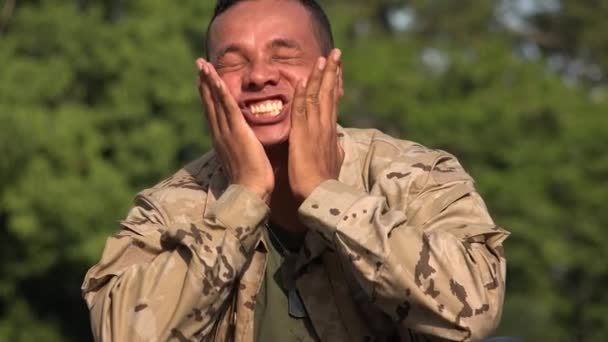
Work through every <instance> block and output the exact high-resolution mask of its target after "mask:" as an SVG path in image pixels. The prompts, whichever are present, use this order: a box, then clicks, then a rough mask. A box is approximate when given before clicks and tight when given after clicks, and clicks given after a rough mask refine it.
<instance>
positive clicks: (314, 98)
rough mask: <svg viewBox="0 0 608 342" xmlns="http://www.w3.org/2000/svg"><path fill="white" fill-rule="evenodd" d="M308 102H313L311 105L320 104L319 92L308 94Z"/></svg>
mask: <svg viewBox="0 0 608 342" xmlns="http://www.w3.org/2000/svg"><path fill="white" fill-rule="evenodd" d="M306 103H308V104H311V105H318V104H319V95H318V94H315V93H313V94H306Z"/></svg>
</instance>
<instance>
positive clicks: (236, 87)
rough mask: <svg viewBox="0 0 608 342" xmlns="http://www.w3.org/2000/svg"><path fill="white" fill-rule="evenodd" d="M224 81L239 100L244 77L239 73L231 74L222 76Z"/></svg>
mask: <svg viewBox="0 0 608 342" xmlns="http://www.w3.org/2000/svg"><path fill="white" fill-rule="evenodd" d="M220 77H221V78H222V81H224V83H225V84H226V86H227V87H228V90H229V91H230V93H231V94H232V96H233V97H235V98H238V97H239V95H240V94H241V83H242V80H243V77H242V76H241V75H240V74H239V73H237V72H230V73H225V74H222V75H220Z"/></svg>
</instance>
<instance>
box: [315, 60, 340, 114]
mask: <svg viewBox="0 0 608 342" xmlns="http://www.w3.org/2000/svg"><path fill="white" fill-rule="evenodd" d="M341 54H342V52H341V51H340V50H339V49H333V50H332V51H331V53H330V54H329V58H328V59H327V65H326V66H325V70H324V71H323V79H322V80H321V85H320V89H319V112H320V113H319V116H320V120H321V122H323V123H334V124H335V121H336V118H335V110H334V109H335V102H336V101H335V98H336V85H337V83H338V82H337V80H338V68H339V63H340V56H341Z"/></svg>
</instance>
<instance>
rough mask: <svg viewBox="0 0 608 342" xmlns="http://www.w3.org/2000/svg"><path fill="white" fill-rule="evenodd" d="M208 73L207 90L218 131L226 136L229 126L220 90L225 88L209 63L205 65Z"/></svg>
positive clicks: (228, 132)
mask: <svg viewBox="0 0 608 342" xmlns="http://www.w3.org/2000/svg"><path fill="white" fill-rule="evenodd" d="M206 66H207V68H208V71H209V73H208V74H207V80H208V82H207V83H208V84H209V89H210V90H211V95H212V97H213V103H214V104H215V110H216V113H217V115H216V120H217V125H218V127H219V129H220V132H221V133H222V134H223V135H224V136H227V135H229V134H230V125H229V123H228V118H227V116H228V113H227V111H226V108H225V107H224V105H223V99H222V89H225V88H226V86H225V84H224V82H223V81H222V79H221V78H220V77H219V75H218V74H217V71H216V70H215V68H214V67H213V65H212V64H211V63H207V64H206Z"/></svg>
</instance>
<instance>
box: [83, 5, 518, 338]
mask: <svg viewBox="0 0 608 342" xmlns="http://www.w3.org/2000/svg"><path fill="white" fill-rule="evenodd" d="M207 34H208V37H207V49H208V50H207V51H208V54H209V55H208V58H209V61H207V60H204V59H199V60H197V67H198V70H199V91H200V94H201V99H202V102H203V104H204V107H205V112H206V115H207V123H208V125H209V128H210V130H211V133H212V136H213V144H214V150H213V151H211V152H209V153H207V154H205V155H204V156H203V157H201V158H200V159H199V160H196V161H194V162H193V163H191V164H189V165H187V166H186V167H185V168H184V169H182V170H180V171H179V172H177V173H176V174H175V175H174V176H172V177H171V178H169V179H167V180H165V181H163V182H161V183H160V184H158V185H156V186H155V187H153V188H151V189H148V190H145V191H143V192H141V193H140V194H139V195H138V196H137V197H136V199H135V205H134V207H133V208H132V209H131V211H130V212H129V214H128V216H127V218H126V219H125V220H124V221H122V222H121V230H120V231H119V232H118V233H116V234H115V235H114V236H112V237H111V238H109V239H108V241H107V245H106V248H105V250H104V253H103V256H102V259H101V261H100V262H99V263H98V264H97V265H96V266H94V267H93V268H91V270H89V272H88V274H87V276H86V278H85V281H84V284H83V293H84V297H85V299H86V301H87V304H88V305H89V308H90V311H91V321H92V328H93V333H94V336H95V337H96V339H97V340H104V341H157V340H163V341H164V340H171V339H174V340H177V341H191V340H192V341H193V340H214V341H226V340H235V341H254V340H255V341H296V340H298V341H300V340H301V341H318V340H320V341H364V340H365V341H398V340H401V341H441V340H456V341H474V340H480V339H482V338H484V337H485V336H487V335H489V334H490V333H491V332H492V331H493V330H494V329H495V327H496V325H497V324H498V322H499V319H500V314H501V310H502V302H503V296H504V285H505V259H504V253H503V249H502V241H503V240H504V239H505V238H506V236H507V233H506V232H505V231H504V230H502V229H501V228H499V227H497V226H496V225H495V224H494V223H493V221H492V219H491V218H490V216H489V215H488V213H487V210H486V208H485V205H484V203H483V201H482V199H481V198H480V196H479V195H478V193H477V192H476V191H475V189H474V187H473V181H472V179H471V178H470V177H469V176H468V175H467V174H466V172H465V171H464V170H463V169H462V167H461V166H460V165H459V164H458V162H457V160H456V159H455V158H454V157H453V156H451V155H449V154H447V153H445V152H442V151H436V150H430V149H427V148H425V147H423V146H421V145H418V144H415V143H412V142H408V141H403V140H397V139H394V138H391V137H389V136H387V135H384V134H382V133H381V132H378V131H376V130H356V129H343V128H341V127H339V126H338V125H337V124H336V116H337V108H338V102H339V98H340V97H341V96H342V93H343V88H342V66H341V63H340V58H341V56H340V51H339V50H337V49H334V48H333V39H332V36H331V28H330V25H329V22H328V21H327V18H326V16H325V14H324V13H323V11H322V10H321V8H320V7H319V6H318V4H317V3H316V2H315V1H314V0H241V1H218V4H217V6H216V13H215V16H214V18H213V19H212V22H211V23H210V25H209V29H208V33H207Z"/></svg>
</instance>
